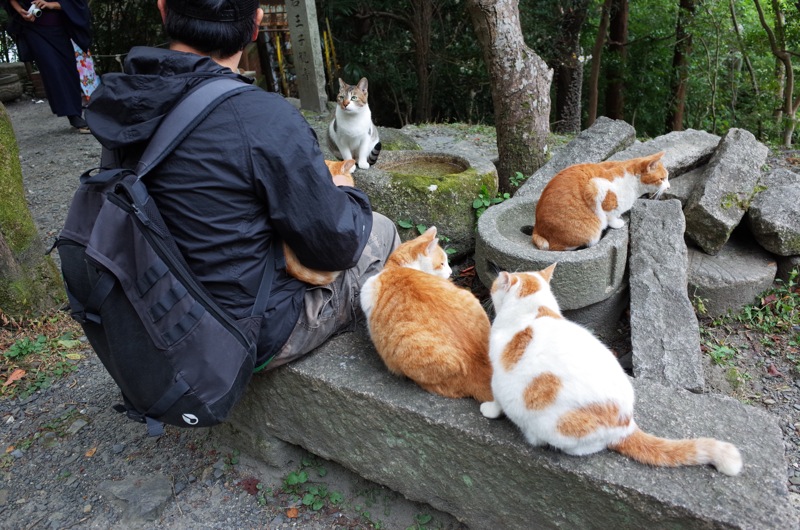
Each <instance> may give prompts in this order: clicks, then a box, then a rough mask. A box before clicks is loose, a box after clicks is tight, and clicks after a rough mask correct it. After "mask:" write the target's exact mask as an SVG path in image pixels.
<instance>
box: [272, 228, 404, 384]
mask: <svg viewBox="0 0 800 530" xmlns="http://www.w3.org/2000/svg"><path fill="white" fill-rule="evenodd" d="M399 244H400V236H399V235H398V234H397V229H396V228H395V226H394V223H393V222H392V221H391V220H389V219H388V218H386V217H385V216H383V215H381V214H379V213H373V222H372V233H371V234H370V236H369V242H368V243H367V246H366V247H365V248H364V252H363V253H362V254H361V258H359V260H358V263H357V264H356V266H355V267H353V268H351V269H348V270H346V271H343V272H342V273H341V274H340V275H339V276H338V277H337V278H336V280H334V281H333V282H332V283H330V284H329V285H324V286H321V287H310V288H309V289H308V290H307V291H306V294H305V299H304V302H305V307H304V309H303V311H302V312H301V313H300V319H299V320H298V322H297V325H296V326H295V328H294V330H293V331H292V334H291V335H290V336H289V339H288V340H287V341H286V344H284V345H283V347H282V348H281V349H280V351H279V352H278V353H277V354H276V355H275V357H273V359H272V360H271V361H270V362H269V364H267V366H266V369H267V370H271V369H273V368H277V367H278V366H281V365H283V364H286V363H288V362H290V361H293V360H295V359H297V358H298V357H301V356H303V355H305V354H307V353H309V352H310V351H312V350H313V349H315V348H317V347H318V346H320V345H321V344H322V343H323V342H325V341H326V340H328V339H329V338H330V337H332V336H334V335H336V334H338V333H341V332H343V331H349V330H351V329H352V328H353V327H354V326H355V324H356V318H357V316H356V315H357V314H361V309H360V307H359V302H358V293H359V291H360V289H361V286H362V285H364V282H365V281H367V279H368V278H370V277H372V276H374V275H376V274H378V273H379V272H380V271H381V269H383V264H384V263H386V259H387V258H388V257H389V254H391V253H392V251H393V250H394V249H395V248H397V246H398V245H399Z"/></svg>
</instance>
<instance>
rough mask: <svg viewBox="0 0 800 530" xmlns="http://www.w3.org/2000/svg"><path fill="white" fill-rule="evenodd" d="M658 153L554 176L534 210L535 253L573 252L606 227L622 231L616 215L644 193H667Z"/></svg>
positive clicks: (596, 239) (594, 241) (579, 167)
mask: <svg viewBox="0 0 800 530" xmlns="http://www.w3.org/2000/svg"><path fill="white" fill-rule="evenodd" d="M663 156H664V151H661V152H660V153H656V154H654V155H650V156H645V157H640V158H632V159H630V160H624V161H606V162H599V163H596V164H575V165H573V166H569V167H567V168H565V169H563V170H562V171H560V172H559V173H558V174H557V175H556V176H555V177H553V178H552V179H551V180H550V182H548V183H547V185H546V186H545V187H544V190H542V195H541V197H540V198H539V202H538V204H537V205H536V223H535V224H534V226H533V244H534V245H536V247H537V248H539V249H541V250H575V249H576V248H579V247H584V246H585V247H591V246H594V245H596V244H597V243H598V242H599V241H600V237H601V236H602V234H603V230H605V229H606V227H609V226H610V227H611V228H622V227H623V226H624V225H625V221H624V220H623V219H622V214H624V213H625V212H627V211H628V210H630V209H631V207H633V203H634V202H636V199H638V198H639V197H641V196H642V195H643V194H645V193H647V192H650V193H651V194H652V195H653V196H652V198H654V199H657V198H659V197H660V196H661V194H662V193H664V191H665V190H667V189H669V180H668V179H667V177H668V175H667V169H666V168H665V167H664V164H663V163H662V162H661V157H663Z"/></svg>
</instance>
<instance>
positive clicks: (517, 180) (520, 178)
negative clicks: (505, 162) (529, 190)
mask: <svg viewBox="0 0 800 530" xmlns="http://www.w3.org/2000/svg"><path fill="white" fill-rule="evenodd" d="M527 179H528V177H526V176H525V175H523V174H522V173H521V172H520V171H517V172H515V173H514V174H513V175H511V178H510V179H509V181H510V182H511V185H512V186H514V187H515V188H519V187H520V186H522V183H523V182H525V181H526V180H527Z"/></svg>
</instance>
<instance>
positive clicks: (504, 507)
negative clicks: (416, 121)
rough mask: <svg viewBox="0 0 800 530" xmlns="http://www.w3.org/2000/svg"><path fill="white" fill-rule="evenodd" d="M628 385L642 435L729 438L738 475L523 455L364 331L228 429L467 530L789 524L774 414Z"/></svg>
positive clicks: (493, 424)
mask: <svg viewBox="0 0 800 530" xmlns="http://www.w3.org/2000/svg"><path fill="white" fill-rule="evenodd" d="M633 383H634V387H635V390H636V392H637V405H636V412H635V418H636V421H637V423H638V424H639V425H640V427H641V428H642V429H644V430H646V431H647V432H651V433H653V434H657V435H659V436H664V437H670V438H683V437H698V436H709V437H714V438H719V439H723V440H726V441H729V442H731V443H733V444H735V445H736V446H737V447H738V448H739V450H740V451H741V453H742V457H743V460H744V470H743V471H742V473H741V475H739V476H736V477H728V476H724V475H722V474H720V473H718V472H716V471H715V470H714V469H713V468H711V467H687V468H675V469H671V468H653V467H648V466H644V465H642V464H638V463H636V462H633V461H631V460H630V459H627V458H625V457H623V456H620V455H618V454H616V453H611V452H603V453H599V454H595V455H590V456H586V457H572V456H568V455H565V454H562V453H560V452H556V451H553V450H550V449H547V448H541V447H531V446H530V445H528V444H527V443H526V442H525V441H524V439H523V437H522V435H521V434H520V432H519V430H518V429H517V428H516V427H515V426H514V425H513V424H511V423H510V422H509V421H508V420H506V419H499V420H488V419H486V418H484V417H482V416H481V414H480V412H479V410H478V403H477V402H476V401H474V400H471V399H448V398H444V397H441V396H438V395H434V394H430V393H428V392H425V391H424V390H422V389H421V388H420V387H418V386H417V385H415V384H414V383H412V382H411V381H409V380H406V379H402V378H399V377H397V376H394V375H392V374H390V373H389V372H388V371H387V370H386V368H385V367H384V366H383V363H382V362H381V360H380V358H379V357H378V355H377V353H376V352H375V351H374V349H373V348H372V345H371V343H370V341H369V337H368V335H367V333H366V331H365V330H364V329H363V328H358V330H357V331H356V332H354V333H347V334H344V335H340V336H338V337H336V338H334V339H332V340H331V341H328V342H327V343H326V344H325V345H323V346H322V347H321V348H320V349H318V350H317V351H316V352H314V353H312V354H311V355H308V356H307V357H306V358H304V359H301V360H299V361H297V362H294V363H291V364H288V365H286V366H283V367H281V368H279V369H277V370H275V371H274V372H271V373H267V374H256V376H255V377H254V378H253V381H252V382H251V384H250V387H249V389H248V391H247V393H246V395H245V397H244V399H243V400H242V401H241V402H240V403H239V404H238V405H237V407H236V408H235V409H234V412H233V414H232V417H231V419H230V422H232V423H234V424H235V425H236V427H237V428H241V429H242V430H248V431H251V432H252V433H253V435H252V436H249V437H248V439H251V440H252V439H256V438H258V437H259V436H267V437H271V436H276V437H279V438H281V439H283V440H285V441H287V442H289V443H292V444H296V445H300V446H302V447H304V448H306V449H307V450H309V451H311V452H312V453H314V454H317V455H319V456H321V457H323V458H326V459H329V460H333V461H335V462H338V463H340V464H342V465H343V466H345V467H347V468H349V469H351V470H353V471H355V472H356V473H358V474H360V475H361V476H363V477H364V478H366V479H368V480H372V481H374V482H378V483H380V484H383V485H385V486H387V487H388V488H390V489H392V490H395V491H397V492H399V493H401V494H403V495H404V496H405V497H407V498H408V499H410V500H414V501H422V502H425V503H428V504H430V505H432V506H433V507H434V508H437V509H439V510H442V511H445V512H448V513H450V514H452V515H453V516H455V517H456V518H458V519H459V520H460V521H463V522H464V523H465V524H466V525H468V526H469V528H472V529H475V530H478V529H490V528H491V529H494V528H503V529H506V528H507V529H523V528H764V529H766V528H797V527H798V526H797V525H798V518H797V513H796V512H795V511H794V510H793V508H792V507H791V505H790V501H789V494H788V491H787V488H786V466H785V460H784V458H783V453H784V448H783V439H782V436H781V431H780V428H779V427H778V425H777V423H776V422H775V420H774V418H772V417H771V416H769V415H768V414H767V413H766V412H763V411H761V410H758V409H756V408H755V407H752V406H748V405H744V404H741V403H739V402H737V401H735V400H733V399H729V398H724V397H718V396H710V395H695V394H692V393H690V392H686V391H683V390H680V389H676V388H667V387H664V386H662V385H658V384H656V383H653V382H651V381H645V380H639V379H635V380H634V381H633ZM237 447H239V448H240V449H241V450H242V452H243V453H244V454H246V455H249V456H251V457H253V456H257V454H254V453H253V452H251V448H249V447H247V446H244V445H237Z"/></svg>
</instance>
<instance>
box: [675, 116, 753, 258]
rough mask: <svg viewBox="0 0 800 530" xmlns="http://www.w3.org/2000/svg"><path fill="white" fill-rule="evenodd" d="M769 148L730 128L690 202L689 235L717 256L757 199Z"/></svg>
mask: <svg viewBox="0 0 800 530" xmlns="http://www.w3.org/2000/svg"><path fill="white" fill-rule="evenodd" d="M767 151H768V150H767V147H766V146H765V145H764V144H762V143H761V142H759V141H758V140H756V139H755V137H754V136H753V135H752V133H750V132H748V131H745V130H744V129H730V130H729V131H728V133H727V134H726V135H725V136H724V137H723V138H722V140H721V141H720V143H719V147H717V150H716V151H715V152H714V156H712V157H711V160H710V161H709V163H708V165H707V167H706V170H705V172H704V173H703V176H702V178H701V180H700V182H699V183H698V185H697V186H696V187H695V188H694V191H693V192H692V195H691V196H690V197H689V200H688V201H687V203H686V207H685V208H684V214H685V216H686V234H687V235H688V236H689V237H690V238H691V239H692V241H694V242H695V243H696V244H697V245H698V246H699V247H700V248H701V249H702V250H703V251H704V252H706V253H707V254H716V253H717V252H719V251H720V250H721V249H722V246H723V245H724V244H725V242H726V241H727V240H728V238H729V237H730V235H731V232H733V229H734V228H736V226H737V225H738V224H739V221H741V219H742V217H743V216H744V213H745V210H746V209H747V206H748V204H749V202H750V200H751V199H752V197H753V194H754V190H755V187H756V183H757V182H758V179H759V177H760V176H761V166H762V165H763V164H764V161H765V160H766V158H767Z"/></svg>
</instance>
